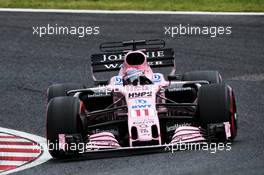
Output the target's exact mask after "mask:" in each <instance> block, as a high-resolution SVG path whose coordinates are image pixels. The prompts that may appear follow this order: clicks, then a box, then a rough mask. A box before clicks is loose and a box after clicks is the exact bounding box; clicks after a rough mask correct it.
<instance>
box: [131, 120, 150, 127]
mask: <svg viewBox="0 0 264 175" xmlns="http://www.w3.org/2000/svg"><path fill="white" fill-rule="evenodd" d="M153 124H154V120H153V119H144V120H135V121H133V125H137V126H138V125H146V126H148V125H153Z"/></svg>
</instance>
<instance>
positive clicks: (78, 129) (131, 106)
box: [46, 39, 237, 158]
mask: <svg viewBox="0 0 264 175" xmlns="http://www.w3.org/2000/svg"><path fill="white" fill-rule="evenodd" d="M100 49H101V51H102V53H100V54H94V55H92V56H91V62H92V66H91V70H92V76H93V78H94V80H95V84H96V85H95V86H94V87H85V86H82V85H79V84H75V83H65V84H53V85H51V86H50V87H49V88H48V90H47V97H48V105H47V113H46V116H47V126H46V127H47V131H46V137H47V141H48V146H49V148H50V149H49V151H50V154H51V155H52V156H53V157H54V158H64V157H67V156H72V155H74V156H76V155H80V154H81V153H84V154H89V153H90V154H92V153H109V152H115V151H121V152H122V151H127V150H129V151H131V150H143V151H147V150H151V148H162V147H164V146H166V145H168V144H169V145H175V144H178V143H179V142H184V143H189V142H227V141H232V140H234V138H235V137H236V133H237V112H236V102H235V96H234V91H233V89H232V88H231V87H230V86H229V85H227V84H225V83H223V82H222V78H221V76H220V74H219V73H218V72H217V71H191V72H186V73H184V74H182V75H180V74H175V70H176V67H175V61H174V52H173V50H172V49H171V48H165V42H164V41H163V40H158V39H157V40H137V41H135V40H132V41H124V42H111V43H103V44H101V45H100ZM159 67H164V69H159V70H160V71H163V70H165V69H166V67H172V71H171V72H170V74H169V75H168V76H166V77H165V76H164V74H163V73H160V72H154V69H155V68H159ZM113 71H114V72H117V71H119V72H118V73H116V75H113V76H111V77H109V80H107V81H105V80H103V81H102V80H97V79H96V75H97V77H98V76H99V75H100V76H101V77H102V76H104V77H106V76H109V75H110V74H111V73H110V72H113ZM102 74H104V75H102Z"/></svg>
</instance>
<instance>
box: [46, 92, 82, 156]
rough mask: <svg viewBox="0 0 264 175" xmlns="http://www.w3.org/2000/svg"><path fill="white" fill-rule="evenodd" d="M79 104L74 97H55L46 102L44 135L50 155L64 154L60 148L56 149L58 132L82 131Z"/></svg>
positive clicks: (73, 132)
mask: <svg viewBox="0 0 264 175" xmlns="http://www.w3.org/2000/svg"><path fill="white" fill-rule="evenodd" d="M79 106H80V102H79V99H78V98H75V97H55V98H53V99H51V100H50V102H49V103H48V106H47V113H46V137H47V141H48V147H49V152H50V154H51V155H52V157H54V158H61V157H63V156H65V155H64V154H63V152H62V150H59V149H58V144H59V134H77V133H81V132H82V125H81V120H80V116H79Z"/></svg>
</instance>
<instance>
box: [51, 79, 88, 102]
mask: <svg viewBox="0 0 264 175" xmlns="http://www.w3.org/2000/svg"><path fill="white" fill-rule="evenodd" d="M81 88H84V86H83V85H81V84H77V83H58V84H53V85H51V86H49V88H48V89H47V97H48V102H49V101H50V100H51V99H52V98H54V97H62V96H67V94H66V93H67V91H69V90H74V89H81Z"/></svg>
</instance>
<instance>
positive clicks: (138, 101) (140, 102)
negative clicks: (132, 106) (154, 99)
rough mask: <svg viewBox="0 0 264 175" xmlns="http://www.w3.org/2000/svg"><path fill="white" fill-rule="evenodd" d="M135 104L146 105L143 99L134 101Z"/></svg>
mask: <svg viewBox="0 0 264 175" xmlns="http://www.w3.org/2000/svg"><path fill="white" fill-rule="evenodd" d="M135 102H136V104H146V103H147V100H144V99H137V100H135Z"/></svg>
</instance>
